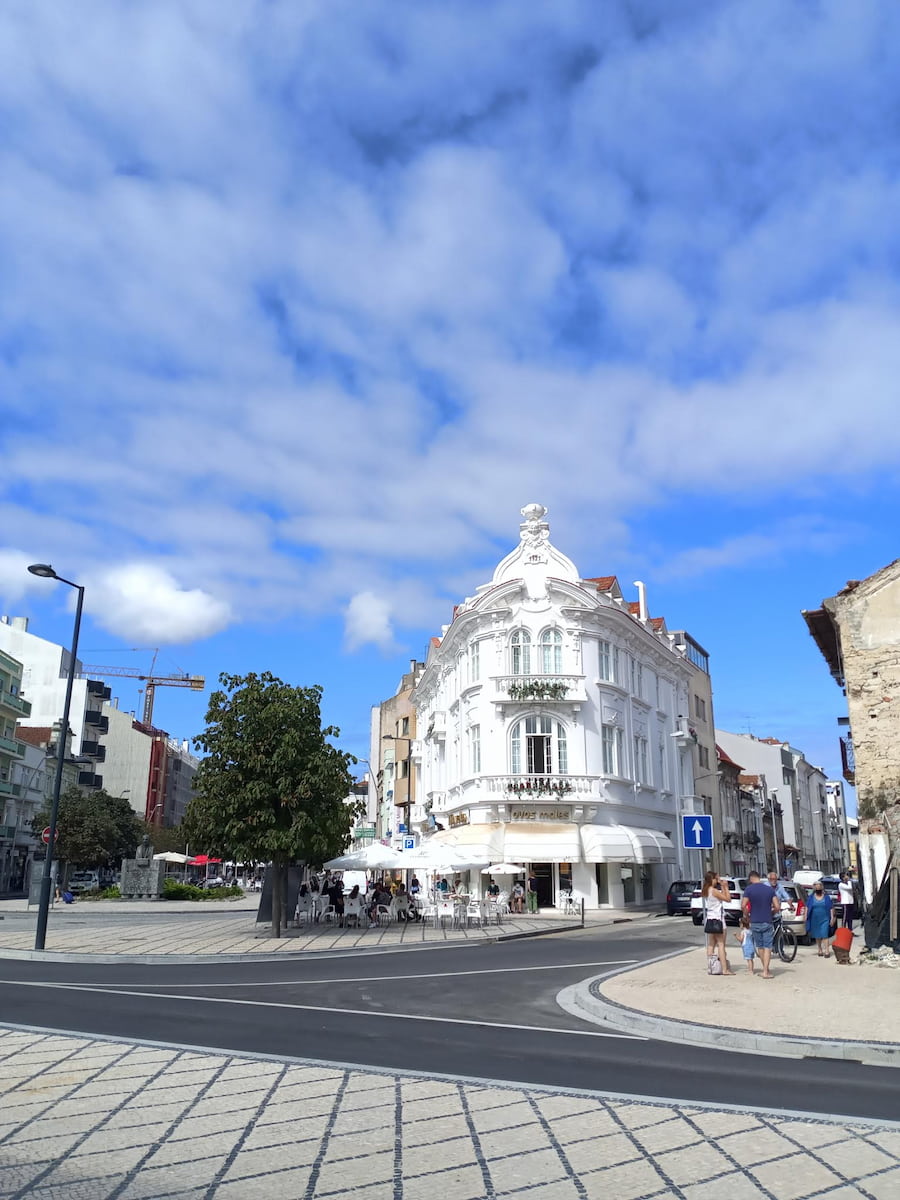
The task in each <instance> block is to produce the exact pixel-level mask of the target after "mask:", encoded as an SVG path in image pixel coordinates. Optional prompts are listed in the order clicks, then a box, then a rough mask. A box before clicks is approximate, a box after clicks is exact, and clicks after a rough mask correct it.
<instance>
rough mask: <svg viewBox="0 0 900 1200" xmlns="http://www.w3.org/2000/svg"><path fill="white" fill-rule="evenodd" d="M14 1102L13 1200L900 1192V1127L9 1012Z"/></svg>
mask: <svg viewBox="0 0 900 1200" xmlns="http://www.w3.org/2000/svg"><path fill="white" fill-rule="evenodd" d="M759 986H763V985H762V984H760V985H759ZM0 1098H2V1099H0V1196H3V1197H5V1198H6V1200H168V1198H171V1200H176V1198H177V1200H272V1197H277V1196H281V1197H285V1198H286V1200H326V1198H330V1200H343V1198H344V1197H347V1198H348V1200H434V1198H435V1197H437V1196H440V1197H441V1200H498V1198H500V1197H533V1198H534V1200H538V1198H539V1200H608V1197H609V1196H615V1197H616V1200H638V1198H639V1197H640V1198H651V1197H652V1198H653V1200H713V1198H715V1200H721V1198H722V1197H723V1196H724V1197H728V1198H729V1200H749V1198H750V1197H758V1196H761V1195H762V1196H768V1197H770V1198H772V1197H777V1198H778V1200H807V1198H809V1200H811V1198H812V1197H816V1196H821V1195H829V1196H833V1197H834V1200H855V1198H857V1197H859V1198H860V1200H863V1198H865V1200H894V1198H895V1197H896V1196H897V1195H898V1194H900V1127H898V1126H897V1125H889V1124H878V1123H877V1122H856V1121H852V1120H841V1119H835V1120H828V1119H825V1118H822V1119H818V1118H806V1117H802V1116H796V1115H793V1114H783V1113H782V1114H779V1113H767V1112H763V1111H760V1110H751V1111H747V1109H746V1108H745V1107H744V1108H741V1109H737V1108H733V1109H728V1108H719V1107H717V1106H716V1107H704V1106H702V1105H686V1104H674V1103H669V1102H665V1101H645V1100H639V1099H636V1098H633V1097H627V1096H614V1095H609V1094H603V1093H598V1092H591V1093H579V1092H574V1091H564V1090H557V1089H551V1088H539V1087H523V1086H517V1085H511V1084H502V1083H493V1082H490V1081H478V1080H464V1079H453V1078H448V1077H446V1076H443V1077H441V1076H428V1075H415V1074H412V1073H400V1072H396V1073H395V1072H388V1071H385V1072H376V1071H371V1070H363V1069H357V1068H355V1067H352V1066H347V1067H344V1066H341V1065H339V1064H328V1063H314V1062H309V1061H298V1060H281V1059H274V1058H264V1057H249V1056H241V1055H232V1054H230V1053H208V1052H201V1051H196V1050H192V1049H184V1048H179V1047H167V1046H158V1045H153V1044H135V1043H132V1042H127V1041H123V1040H114V1039H109V1040H101V1039H95V1038H86V1037H76V1036H70V1035H62V1034H56V1033H54V1032H52V1031H41V1030H23V1029H15V1028H10V1027H0ZM710 1127H712V1128H714V1129H715V1132H716V1136H715V1138H710V1137H709V1135H708V1131H709V1129H710Z"/></svg>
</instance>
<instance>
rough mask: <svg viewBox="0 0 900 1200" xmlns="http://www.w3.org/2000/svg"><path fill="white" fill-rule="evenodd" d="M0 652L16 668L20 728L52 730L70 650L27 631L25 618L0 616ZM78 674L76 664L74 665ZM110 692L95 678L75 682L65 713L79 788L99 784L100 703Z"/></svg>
mask: <svg viewBox="0 0 900 1200" xmlns="http://www.w3.org/2000/svg"><path fill="white" fill-rule="evenodd" d="M0 650H2V651H5V652H6V653H7V654H8V655H11V656H12V657H13V658H14V659H17V660H18V661H19V662H20V663H21V664H22V692H23V695H24V696H26V697H27V698H28V700H29V701H30V704H31V712H30V714H29V715H28V716H27V717H26V716H21V717H20V718H19V722H20V724H21V725H25V726H28V725H32V726H38V727H41V728H48V727H49V728H52V726H53V725H54V723H56V722H58V721H59V720H60V719H61V717H62V711H63V708H64V706H65V694H66V681H67V676H68V671H69V659H70V652H69V651H68V650H67V649H66V648H65V647H64V646H59V645H57V644H56V643H55V642H49V641H47V640H46V638H41V637H37V636H36V635H35V634H33V633H29V632H28V618H27V617H0ZM76 670H77V671H78V672H80V671H81V663H80V662H78V663H76ZM110 695H111V693H110V690H109V688H108V687H107V686H106V684H105V683H103V682H101V681H100V680H98V679H75V681H74V683H73V687H72V702H71V706H70V710H69V727H70V729H71V731H72V735H73V749H74V755H75V756H77V757H79V758H81V759H83V760H85V761H83V762H82V764H81V770H80V771H79V777H78V783H79V786H80V787H84V788H99V787H102V786H103V773H102V764H103V762H104V760H105V758H106V747H105V745H104V735H105V733H106V727H107V722H106V718H105V717H104V715H103V703H104V701H105V700H108V699H109V698H110Z"/></svg>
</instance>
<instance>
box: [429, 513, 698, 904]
mask: <svg viewBox="0 0 900 1200" xmlns="http://www.w3.org/2000/svg"><path fill="white" fill-rule="evenodd" d="M545 514H546V509H544V508H543V507H542V506H541V505H537V504H530V505H527V506H526V507H525V508H523V509H522V515H523V517H524V518H525V520H524V522H523V524H522V525H521V527H520V542H519V545H518V546H517V547H516V549H515V550H513V551H512V553H511V554H509V555H507V557H506V558H505V559H503V561H502V562H501V563H500V564H499V566H498V567H497V569H496V571H495V572H494V576H493V579H492V580H491V582H490V583H488V584H485V585H483V586H481V587H479V588H478V589H477V591H476V594H475V596H474V597H472V598H469V599H467V600H465V601H464V602H463V603H462V604H461V605H459V606H458V607H457V609H456V610H455V612H454V617H453V621H452V623H451V624H450V625H449V626H447V627H446V628H445V629H444V631H443V636H442V637H441V638H440V639H438V638H433V639H432V644H431V648H430V652H429V655H428V659H427V662H426V664H425V669H424V671H423V672H422V674H421V677H420V678H419V680H418V681H417V684H416V687H415V690H414V692H413V696H412V699H413V703H414V705H415V707H416V711H417V729H418V739H417V741H416V743H415V746H414V749H413V759H414V761H415V762H416V764H417V765H418V775H419V778H418V780H417V798H418V801H419V803H417V805H416V808H415V809H414V811H413V814H412V818H413V819H412V825H413V827H414V828H416V827H417V821H419V822H421V825H420V827H422V828H424V829H427V828H428V827H429V826H431V827H433V826H434V825H435V824H436V825H437V826H440V827H441V828H442V830H443V831H442V832H438V833H436V834H434V835H433V836H434V837H435V838H437V839H438V840H439V841H446V842H450V843H452V844H454V845H456V846H458V847H460V848H465V849H466V850H468V851H469V852H470V853H472V855H473V858H474V857H475V856H477V857H478V858H480V859H481V861H482V862H500V861H501V860H502V861H507V862H509V861H512V862H516V863H522V864H528V865H529V866H530V868H531V869H532V870H533V872H534V874H535V876H536V878H537V880H538V889H539V897H540V902H541V904H544V905H549V904H555V903H556V902H557V898H558V896H559V893H560V891H561V890H568V889H570V888H571V890H572V893H573V896H574V898H575V899H576V901H578V900H581V899H583V900H584V902H585V905H586V907H588V908H597V907H620V906H622V905H623V904H629V903H638V904H640V903H642V902H649V901H659V900H660V899H662V898H663V897H664V895H665V892H666V888H667V886H668V884H669V882H670V881H671V880H673V879H675V878H678V877H687V878H691V877H694V875H695V874H696V873H697V872H698V870H699V869H700V867H701V865H702V864H701V863H700V861H699V859H698V861H697V862H693V861H684V862H680V860H683V859H685V858H686V856H685V855H684V852H683V851H681V850H680V848H679V844H680V834H679V825H680V821H679V817H680V814H681V813H683V812H684V813H692V812H695V811H697V812H702V811H703V809H702V806H701V805H700V804H699V803H696V806H695V799H694V795H693V793H694V783H693V769H692V750H693V747H694V737H693V735H692V733H691V728H690V722H689V719H688V718H689V712H690V710H689V707H688V700H689V687H690V682H691V676H692V673H693V672H692V668H691V666H690V664H689V663H687V662H686V660H685V657H684V654H683V652H682V651H681V650H679V649H676V646H675V644H674V639H673V638H671V637H670V636H669V635H668V634H667V632H666V629H665V624H664V622H663V621H662V620H661V619H660V618H653V619H651V618H650V617H649V616H648V613H647V609H646V596H645V592H644V589H643V586H642V585H641V587H640V596H641V600H640V605H639V607H638V611H637V612H632V611H631V607H632V606H631V605H630V604H629V603H628V602H626V601H625V600H624V598H623V597H622V593H621V591H620V589H619V586H618V583H617V581H616V579H615V578H614V577H607V578H604V579H594V580H590V579H582V578H581V576H580V575H579V572H578V570H577V569H576V567H575V565H574V564H573V563H572V562H571V560H570V559H568V558H567V557H566V556H565V555H563V554H561V553H560V552H559V551H558V550H557V549H556V548H555V547H554V546H552V545H551V543H550V541H549V526H548V525H547V523H546V521H545V520H544V516H545ZM691 857H692V858H697V852H696V851H693V852H691Z"/></svg>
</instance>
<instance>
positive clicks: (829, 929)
mask: <svg viewBox="0 0 900 1200" xmlns="http://www.w3.org/2000/svg"><path fill="white" fill-rule="evenodd" d="M836 924H837V914H836V913H835V911H834V904H833V902H832V899H831V897H830V896H829V895H828V893H827V892H826V891H825V884H824V883H823V882H822V880H821V879H819V880H817V881H816V884H815V887H814V888H813V893H812V895H811V896H807V898H806V932H807V934H808V935H809V936H810V937H811V938H815V939H816V945H817V946H818V947H819V958H829V957H830V956H831V945H830V942H829V938H830V936H831V934H832V933H833V932H834V927H835V925H836Z"/></svg>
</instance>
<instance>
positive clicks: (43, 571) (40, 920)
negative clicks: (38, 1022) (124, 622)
mask: <svg viewBox="0 0 900 1200" xmlns="http://www.w3.org/2000/svg"><path fill="white" fill-rule="evenodd" d="M28 570H29V571H30V572H31V574H32V575H37V576H39V577H40V578H41V579H55V580H56V581H57V582H58V583H66V584H68V585H69V587H73V588H75V590H76V591H77V592H78V600H77V602H76V604H75V625H74V628H73V630H72V650H71V653H70V655H69V670H68V672H67V674H66V699H65V703H64V704H63V714H62V725H61V728H60V731H59V742H58V744H57V747H56V776H55V778H54V780H53V799H52V801H51V804H50V825H49V827H48V833H49V835H50V836H49V840H48V842H47V857H46V859H45V860H44V874H43V875H42V876H41V898H40V901H39V903H38V914H37V927H36V929H35V932H34V948H35V950H43V949H44V944H45V943H46V941H47V916H48V914H49V912H50V885H51V878H50V876H51V872H52V869H53V852H54V850H55V849H56V818H57V817H58V815H59V793H60V791H61V789H62V777H63V765H64V763H65V760H66V739H67V738H68V734H69V709H70V708H71V707H72V686H73V684H74V683H75V660H76V657H77V654H78V635H79V633H80V632H81V610H82V607H83V605H84V588H83V587H82V586H81V584H79V583H73V582H72V580H71V579H63V577H62V576H61V575H57V573H56V572H55V571H54V570H53V568H52V567H51V566H50V565H49V563H32V565H31V566H30V567H29V568H28Z"/></svg>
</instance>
